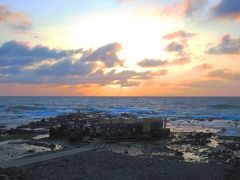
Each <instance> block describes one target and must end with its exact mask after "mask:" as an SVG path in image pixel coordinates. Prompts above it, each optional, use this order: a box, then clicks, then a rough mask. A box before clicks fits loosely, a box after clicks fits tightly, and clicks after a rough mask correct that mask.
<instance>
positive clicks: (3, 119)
mask: <svg viewBox="0 0 240 180" xmlns="http://www.w3.org/2000/svg"><path fill="white" fill-rule="evenodd" d="M78 110H80V111H83V112H106V113H109V114H113V115H119V114H121V113H130V114H132V115H135V116H137V117H168V118H169V119H171V120H176V121H177V120H183V119H184V120H192V119H209V118H214V119H223V120H234V121H239V120H240V97H0V125H4V126H6V127H16V126H18V125H21V124H27V123H29V122H31V121H36V120H39V119H42V118H47V117H53V116H56V115H61V114H67V113H72V112H77V111H78Z"/></svg>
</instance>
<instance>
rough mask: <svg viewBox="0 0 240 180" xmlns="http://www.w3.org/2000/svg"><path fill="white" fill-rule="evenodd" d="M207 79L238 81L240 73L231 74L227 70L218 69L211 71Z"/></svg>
mask: <svg viewBox="0 0 240 180" xmlns="http://www.w3.org/2000/svg"><path fill="white" fill-rule="evenodd" d="M208 76H209V77H214V78H221V79H225V80H232V81H239V80H240V73H238V72H233V71H231V70H229V69H219V70H215V71H212V72H210V73H209V74H208Z"/></svg>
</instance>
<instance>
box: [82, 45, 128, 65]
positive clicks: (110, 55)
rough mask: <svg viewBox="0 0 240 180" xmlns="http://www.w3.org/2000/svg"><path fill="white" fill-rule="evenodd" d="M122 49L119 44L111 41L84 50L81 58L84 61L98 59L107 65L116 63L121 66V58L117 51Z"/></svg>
mask: <svg viewBox="0 0 240 180" xmlns="http://www.w3.org/2000/svg"><path fill="white" fill-rule="evenodd" d="M121 49H122V47H121V44H119V43H111V44H107V45H105V46H102V47H100V48H98V49H96V50H95V51H88V52H85V53H84V55H83V56H82V58H81V60H82V61H84V62H96V61H100V62H102V63H103V64H105V65H106V66H107V67H114V66H116V65H119V66H122V65H123V63H124V62H123V60H120V59H119V58H118V56H117V53H118V52H119V51H120V50H121Z"/></svg>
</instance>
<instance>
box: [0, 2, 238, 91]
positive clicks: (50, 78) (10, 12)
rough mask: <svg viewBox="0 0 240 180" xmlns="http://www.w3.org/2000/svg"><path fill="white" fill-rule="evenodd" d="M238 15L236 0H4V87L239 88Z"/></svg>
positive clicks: (0, 64)
mask: <svg viewBox="0 0 240 180" xmlns="http://www.w3.org/2000/svg"><path fill="white" fill-rule="evenodd" d="M232 6H234V7H236V8H235V9H232V8H229V7H232ZM239 17H240V3H239V2H238V1H235V0H201V1H199V0H174V1H167V0H162V1H155V0H131V1H130V0H121V1H120V0H92V1H83V0H76V1H74V2H70V1H68V0H61V1H57V0H53V1H51V2H49V1H46V0H43V1H41V2H40V1H39V2H37V3H36V2H33V1H30V0H23V1H21V2H19V1H17V0H0V29H1V34H0V95H6V96H7V95H23V96H24V95H31V96H32V95H33V96H34V95H40V96H41V95H61V96H65V95H66V96H67V95H69V96H78V95H79V96H239V95H240V91H239V89H240V83H239V81H240V31H239V28H240V21H239Z"/></svg>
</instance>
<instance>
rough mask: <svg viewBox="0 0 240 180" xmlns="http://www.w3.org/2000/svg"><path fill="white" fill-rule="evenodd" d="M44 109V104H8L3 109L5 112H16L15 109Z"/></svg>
mask: <svg viewBox="0 0 240 180" xmlns="http://www.w3.org/2000/svg"><path fill="white" fill-rule="evenodd" d="M42 109H46V107H44V106H41V107H40V106H30V105H28V106H26V105H17V106H8V107H6V108H5V109H4V111H6V112H17V111H28V110H29V111H33V110H42Z"/></svg>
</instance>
